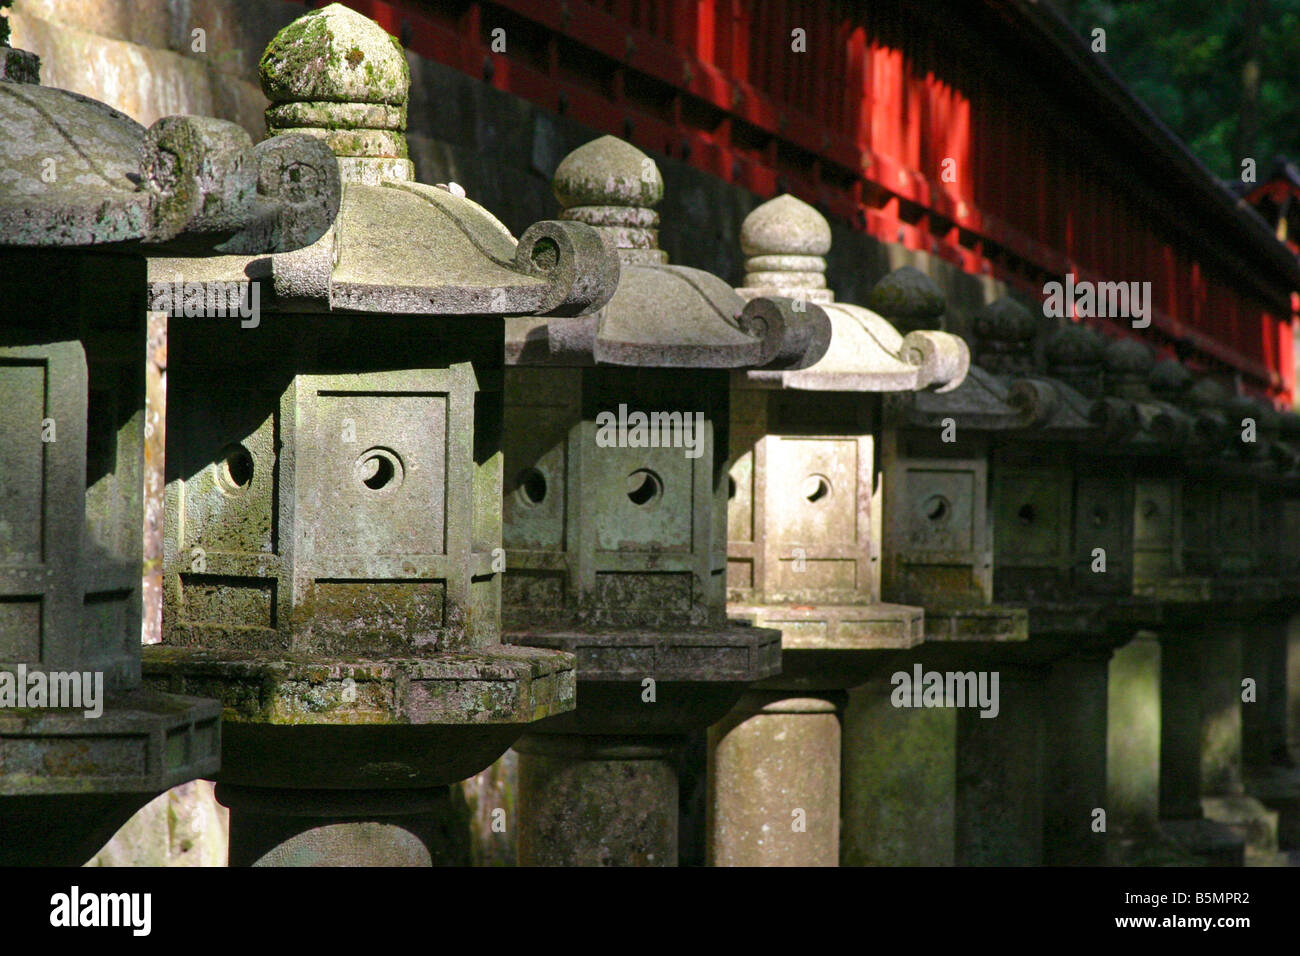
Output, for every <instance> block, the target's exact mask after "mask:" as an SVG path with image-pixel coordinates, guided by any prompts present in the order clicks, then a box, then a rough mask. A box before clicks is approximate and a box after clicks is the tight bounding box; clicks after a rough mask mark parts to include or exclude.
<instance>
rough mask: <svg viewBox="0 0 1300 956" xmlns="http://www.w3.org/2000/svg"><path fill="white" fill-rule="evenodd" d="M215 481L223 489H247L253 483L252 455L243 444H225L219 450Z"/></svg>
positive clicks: (234, 490)
mask: <svg viewBox="0 0 1300 956" xmlns="http://www.w3.org/2000/svg"><path fill="white" fill-rule="evenodd" d="M217 482H218V484H220V485H221V487H222V488H223V489H224V490H225V491H229V492H238V491H247V490H248V486H249V485H251V484H252V483H253V456H252V454H251V453H250V452H249V450H248V449H247V448H245V447H244V446H243V445H227V446H226V447H225V448H223V449H222V450H221V458H220V461H219V463H218V465H217Z"/></svg>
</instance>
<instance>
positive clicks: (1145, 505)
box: [1142, 500, 1160, 518]
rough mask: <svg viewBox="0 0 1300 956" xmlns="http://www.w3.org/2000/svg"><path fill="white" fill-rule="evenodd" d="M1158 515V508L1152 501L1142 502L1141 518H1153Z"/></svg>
mask: <svg viewBox="0 0 1300 956" xmlns="http://www.w3.org/2000/svg"><path fill="white" fill-rule="evenodd" d="M1159 514H1160V506H1159V505H1158V504H1156V503H1155V502H1154V501H1150V500H1148V501H1144V502H1142V517H1144V518H1154V517H1156V516H1157V515H1159Z"/></svg>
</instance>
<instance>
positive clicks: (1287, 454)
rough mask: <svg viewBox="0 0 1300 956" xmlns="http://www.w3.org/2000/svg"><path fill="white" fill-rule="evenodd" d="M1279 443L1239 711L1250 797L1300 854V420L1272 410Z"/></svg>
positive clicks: (1266, 488)
mask: <svg viewBox="0 0 1300 956" xmlns="http://www.w3.org/2000/svg"><path fill="white" fill-rule="evenodd" d="M1276 421H1277V432H1278V438H1277V440H1275V441H1273V442H1272V444H1271V446H1270V448H1269V449H1268V453H1269V457H1270V459H1271V461H1272V463H1273V471H1272V473H1271V474H1269V475H1268V476H1266V477H1265V479H1264V481H1263V483H1262V486H1261V489H1260V495H1261V498H1260V536H1261V542H1262V547H1263V555H1264V561H1265V562H1266V563H1267V565H1268V566H1269V567H1271V568H1273V569H1274V573H1275V574H1276V576H1277V579H1278V585H1279V597H1278V601H1277V602H1276V604H1275V605H1274V606H1272V607H1270V608H1268V609H1266V611H1265V613H1264V614H1263V615H1261V620H1260V627H1259V629H1258V631H1259V632H1258V633H1257V634H1256V636H1255V639H1254V640H1252V641H1250V642H1248V643H1247V644H1246V646H1245V648H1244V651H1243V661H1242V663H1243V670H1244V672H1245V674H1247V675H1249V676H1251V677H1252V678H1253V679H1254V680H1255V682H1256V700H1255V702H1254V703H1253V704H1251V705H1243V707H1242V711H1243V713H1242V735H1243V754H1242V757H1243V764H1244V767H1245V784H1246V789H1247V791H1248V792H1249V793H1251V794H1252V795H1254V796H1255V797H1257V798H1258V799H1259V800H1260V802H1262V803H1263V804H1264V805H1265V806H1267V807H1268V808H1269V809H1270V810H1273V811H1276V812H1277V815H1278V829H1277V840H1278V847H1279V849H1281V850H1286V851H1294V850H1297V849H1300V770H1298V769H1297V767H1296V763H1295V752H1296V750H1297V748H1296V747H1295V744H1296V743H1297V742H1300V733H1297V730H1300V720H1298V718H1300V708H1298V707H1296V705H1295V700H1296V698H1297V695H1300V687H1297V686H1296V685H1297V682H1296V681H1295V680H1294V679H1292V678H1291V675H1292V674H1294V673H1296V664H1297V660H1300V634H1298V633H1297V632H1296V630H1295V615H1296V611H1297V608H1296V597H1295V595H1296V594H1297V586H1298V585H1300V415H1297V414H1296V413H1295V412H1292V411H1284V412H1279V413H1277V420H1276Z"/></svg>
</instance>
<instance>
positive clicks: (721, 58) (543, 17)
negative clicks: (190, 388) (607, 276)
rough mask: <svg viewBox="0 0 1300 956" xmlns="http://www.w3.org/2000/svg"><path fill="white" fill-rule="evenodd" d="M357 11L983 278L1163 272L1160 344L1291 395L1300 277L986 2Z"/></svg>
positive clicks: (578, 115) (462, 63)
mask: <svg viewBox="0 0 1300 956" xmlns="http://www.w3.org/2000/svg"><path fill="white" fill-rule="evenodd" d="M345 2H346V3H347V5H348V6H350V7H353V8H355V9H357V10H359V11H360V12H362V13H364V14H366V15H367V16H370V17H373V18H374V19H376V20H377V21H378V22H379V23H381V24H382V25H383V26H384V27H385V28H386V29H388V30H389V31H390V32H392V33H393V34H395V35H397V36H399V37H401V39H402V41H403V43H404V44H405V45H406V46H407V47H409V48H411V49H413V50H414V51H415V52H416V53H418V54H420V55H421V56H424V57H427V58H429V59H433V60H437V61H439V62H442V63H444V64H447V65H449V66H453V67H456V68H458V69H460V70H463V71H464V72H466V73H469V74H471V75H473V76H475V77H478V78H480V79H483V80H485V81H487V82H489V83H491V84H492V85H493V86H495V87H497V88H499V89H502V90H504V91H507V92H509V93H511V94H514V95H516V96H520V97H522V98H524V99H527V100H529V101H531V102H533V103H535V104H537V105H539V106H541V107H543V108H545V109H548V110H552V111H554V112H557V113H563V114H565V115H567V116H569V117H571V118H573V119H575V120H577V121H578V122H581V123H584V124H586V125H588V126H591V127H593V128H594V129H598V130H603V131H606V132H610V133H613V134H615V135H618V136H622V137H624V138H626V139H629V140H630V141H632V142H634V143H636V144H637V145H638V146H641V147H643V148H647V149H651V150H655V151H659V152H663V153H666V154H668V155H670V156H672V157H674V158H677V159H680V160H683V161H685V162H688V163H690V164H691V165H693V166H695V167H697V168H699V169H702V170H704V171H706V172H709V173H711V174H713V175H716V176H719V177H721V178H722V179H724V180H726V181H728V182H732V183H736V184H738V185H740V186H743V187H744V188H746V189H749V190H751V191H752V192H754V193H756V194H758V195H760V196H763V197H768V196H772V195H776V194H777V193H779V192H791V193H794V194H795V195H797V196H800V197H801V198H803V199H805V200H807V201H809V202H813V203H815V204H817V205H818V206H819V207H820V208H822V209H823V210H824V211H826V212H827V213H828V214H829V215H831V216H834V217H837V218H840V219H842V220H843V221H845V222H848V223H851V224H853V225H854V226H855V227H856V228H858V229H861V230H863V231H865V232H868V233H870V234H871V235H873V236H875V237H877V238H880V239H882V240H885V241H888V242H895V243H901V244H903V245H905V246H906V247H907V248H909V249H914V250H924V251H928V252H930V253H932V254H935V255H938V256H941V257H942V258H944V259H946V260H948V261H950V262H952V263H954V264H956V265H958V266H959V267H960V268H962V269H963V270H965V271H967V272H970V273H974V274H985V275H993V276H996V277H998V278H1001V279H1003V280H1005V281H1007V282H1008V283H1010V284H1012V285H1014V286H1016V287H1018V288H1021V289H1023V290H1026V291H1030V292H1035V293H1038V294H1039V295H1041V290H1042V287H1043V283H1044V282H1047V281H1060V280H1061V279H1062V278H1063V276H1064V275H1065V273H1066V272H1073V273H1074V274H1075V275H1076V278H1077V279H1092V280H1110V281H1148V282H1150V283H1151V287H1152V298H1153V302H1154V306H1155V308H1154V310H1153V317H1152V323H1151V327H1150V328H1149V329H1147V330H1145V331H1144V332H1143V333H1142V334H1143V336H1144V337H1145V338H1147V339H1148V340H1150V341H1151V342H1152V343H1153V344H1154V345H1156V346H1157V347H1159V348H1160V349H1161V350H1162V352H1168V351H1170V350H1172V347H1173V345H1174V344H1175V343H1181V349H1180V351H1181V352H1182V353H1183V355H1184V357H1185V358H1187V359H1188V360H1189V362H1190V363H1191V364H1193V365H1195V366H1198V367H1200V368H1201V369H1205V370H1211V371H1219V372H1231V373H1236V374H1238V375H1239V376H1240V380H1241V382H1242V384H1243V386H1244V387H1246V388H1248V389H1249V390H1251V391H1254V392H1257V393H1260V394H1267V395H1270V396H1272V397H1273V398H1275V399H1277V400H1279V401H1285V402H1288V403H1289V401H1290V399H1291V393H1292V389H1293V384H1294V383H1293V378H1294V373H1293V361H1292V339H1291V335H1292V325H1291V323H1292V319H1293V318H1294V316H1295V313H1296V311H1297V308H1298V305H1297V302H1298V300H1297V298H1296V297H1295V296H1293V295H1292V288H1291V287H1288V286H1287V285H1286V284H1285V283H1284V282H1279V281H1276V280H1268V279H1267V278H1261V277H1260V275H1257V274H1253V270H1243V269H1241V268H1240V267H1239V264H1238V263H1237V262H1235V261H1234V260H1233V259H1231V258H1228V257H1225V256H1224V255H1221V254H1220V251H1219V250H1218V249H1217V248H1216V244H1215V243H1213V242H1206V241H1204V240H1203V239H1202V240H1200V241H1197V240H1195V239H1193V238H1190V236H1191V233H1190V232H1189V229H1188V228H1187V227H1189V224H1190V221H1191V220H1192V219H1193V218H1194V217H1196V216H1197V215H1198V211H1197V209H1196V208H1195V207H1194V206H1192V205H1190V204H1189V206H1188V207H1187V208H1183V207H1182V206H1181V205H1180V204H1179V203H1176V202H1170V201H1169V200H1168V198H1167V197H1166V196H1164V195H1161V194H1158V193H1157V191H1154V190H1152V189H1151V188H1150V187H1149V185H1147V183H1148V182H1149V180H1148V179H1146V178H1144V177H1145V176H1146V175H1147V174H1146V173H1144V171H1143V170H1142V169H1140V168H1137V167H1139V166H1140V165H1141V157H1140V155H1136V154H1135V151H1136V150H1137V149H1138V148H1139V147H1135V146H1134V145H1133V144H1132V143H1124V142H1118V143H1117V142H1116V140H1117V139H1120V140H1122V138H1123V137H1122V135H1121V134H1108V131H1107V128H1106V126H1105V118H1104V116H1103V117H1102V118H1101V119H1100V121H1099V120H1098V118H1097V117H1095V116H1091V117H1083V118H1081V116H1080V112H1081V106H1080V104H1079V103H1078V102H1077V101H1076V102H1072V101H1071V100H1070V94H1069V89H1070V85H1071V79H1072V78H1071V77H1070V75H1069V67H1068V66H1066V65H1064V64H1063V65H1062V67H1061V70H1060V73H1061V75H1059V76H1055V77H1051V76H1049V77H1046V78H1043V79H1042V80H1041V82H1040V79H1039V76H1040V75H1039V74H1027V73H1024V72H1017V68H1018V66H1019V62H1018V61H1019V60H1020V59H1022V57H1023V50H1022V49H1021V48H1020V47H1018V43H1019V42H1020V41H1021V40H1022V38H1021V37H1018V36H1017V35H1016V31H1014V30H1010V29H1007V28H1005V26H1002V27H1001V29H999V20H998V19H997V17H996V16H994V15H992V14H990V13H989V12H988V11H984V10H983V7H984V4H982V3H979V2H976V0H966V2H963V3H951V4H946V3H942V2H935V0H930V2H926V0H870V2H866V0H790V2H776V0H490V2H489V0H482V2H470V0H345ZM988 5H989V6H990V7H993V6H997V5H998V4H995V3H990V4H988ZM498 28H499V29H501V30H504V31H505V33H504V37H505V39H506V50H505V52H503V53H494V52H492V49H491V47H492V41H493V33H494V31H495V30H497V29H498ZM800 31H802V32H800ZM497 36H501V34H497ZM797 47H801V49H796V48H797ZM1084 106H1085V107H1086V104H1084ZM1084 112H1086V109H1084ZM1085 120H1086V121H1085ZM1099 324H1105V323H1104V322H1101V323H1099ZM1112 328H1114V329H1116V330H1120V331H1131V330H1128V328H1127V324H1126V323H1124V324H1120V325H1115V326H1112Z"/></svg>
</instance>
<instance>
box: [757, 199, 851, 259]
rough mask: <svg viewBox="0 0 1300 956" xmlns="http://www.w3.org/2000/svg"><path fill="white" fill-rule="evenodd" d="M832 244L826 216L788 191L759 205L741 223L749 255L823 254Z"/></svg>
mask: <svg viewBox="0 0 1300 956" xmlns="http://www.w3.org/2000/svg"><path fill="white" fill-rule="evenodd" d="M830 248H831V227H830V223H828V222H827V221H826V217H825V216H823V215H822V214H821V213H819V212H818V211H817V210H816V209H814V208H813V207H812V206H810V205H808V204H807V203H806V202H804V201H803V200H802V199H798V198H796V197H794V196H791V195H789V194H788V193H787V194H786V195H784V196H777V197H776V198H775V199H769V200H768V201H767V202H765V203H763V204H762V205H761V206H758V207H757V208H756V209H754V211H753V212H751V213H750V214H749V215H748V216H746V217H745V222H744V224H743V225H741V227H740V249H741V251H742V252H744V253H745V255H747V256H824V255H826V253H828V252H829V251H830Z"/></svg>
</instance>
